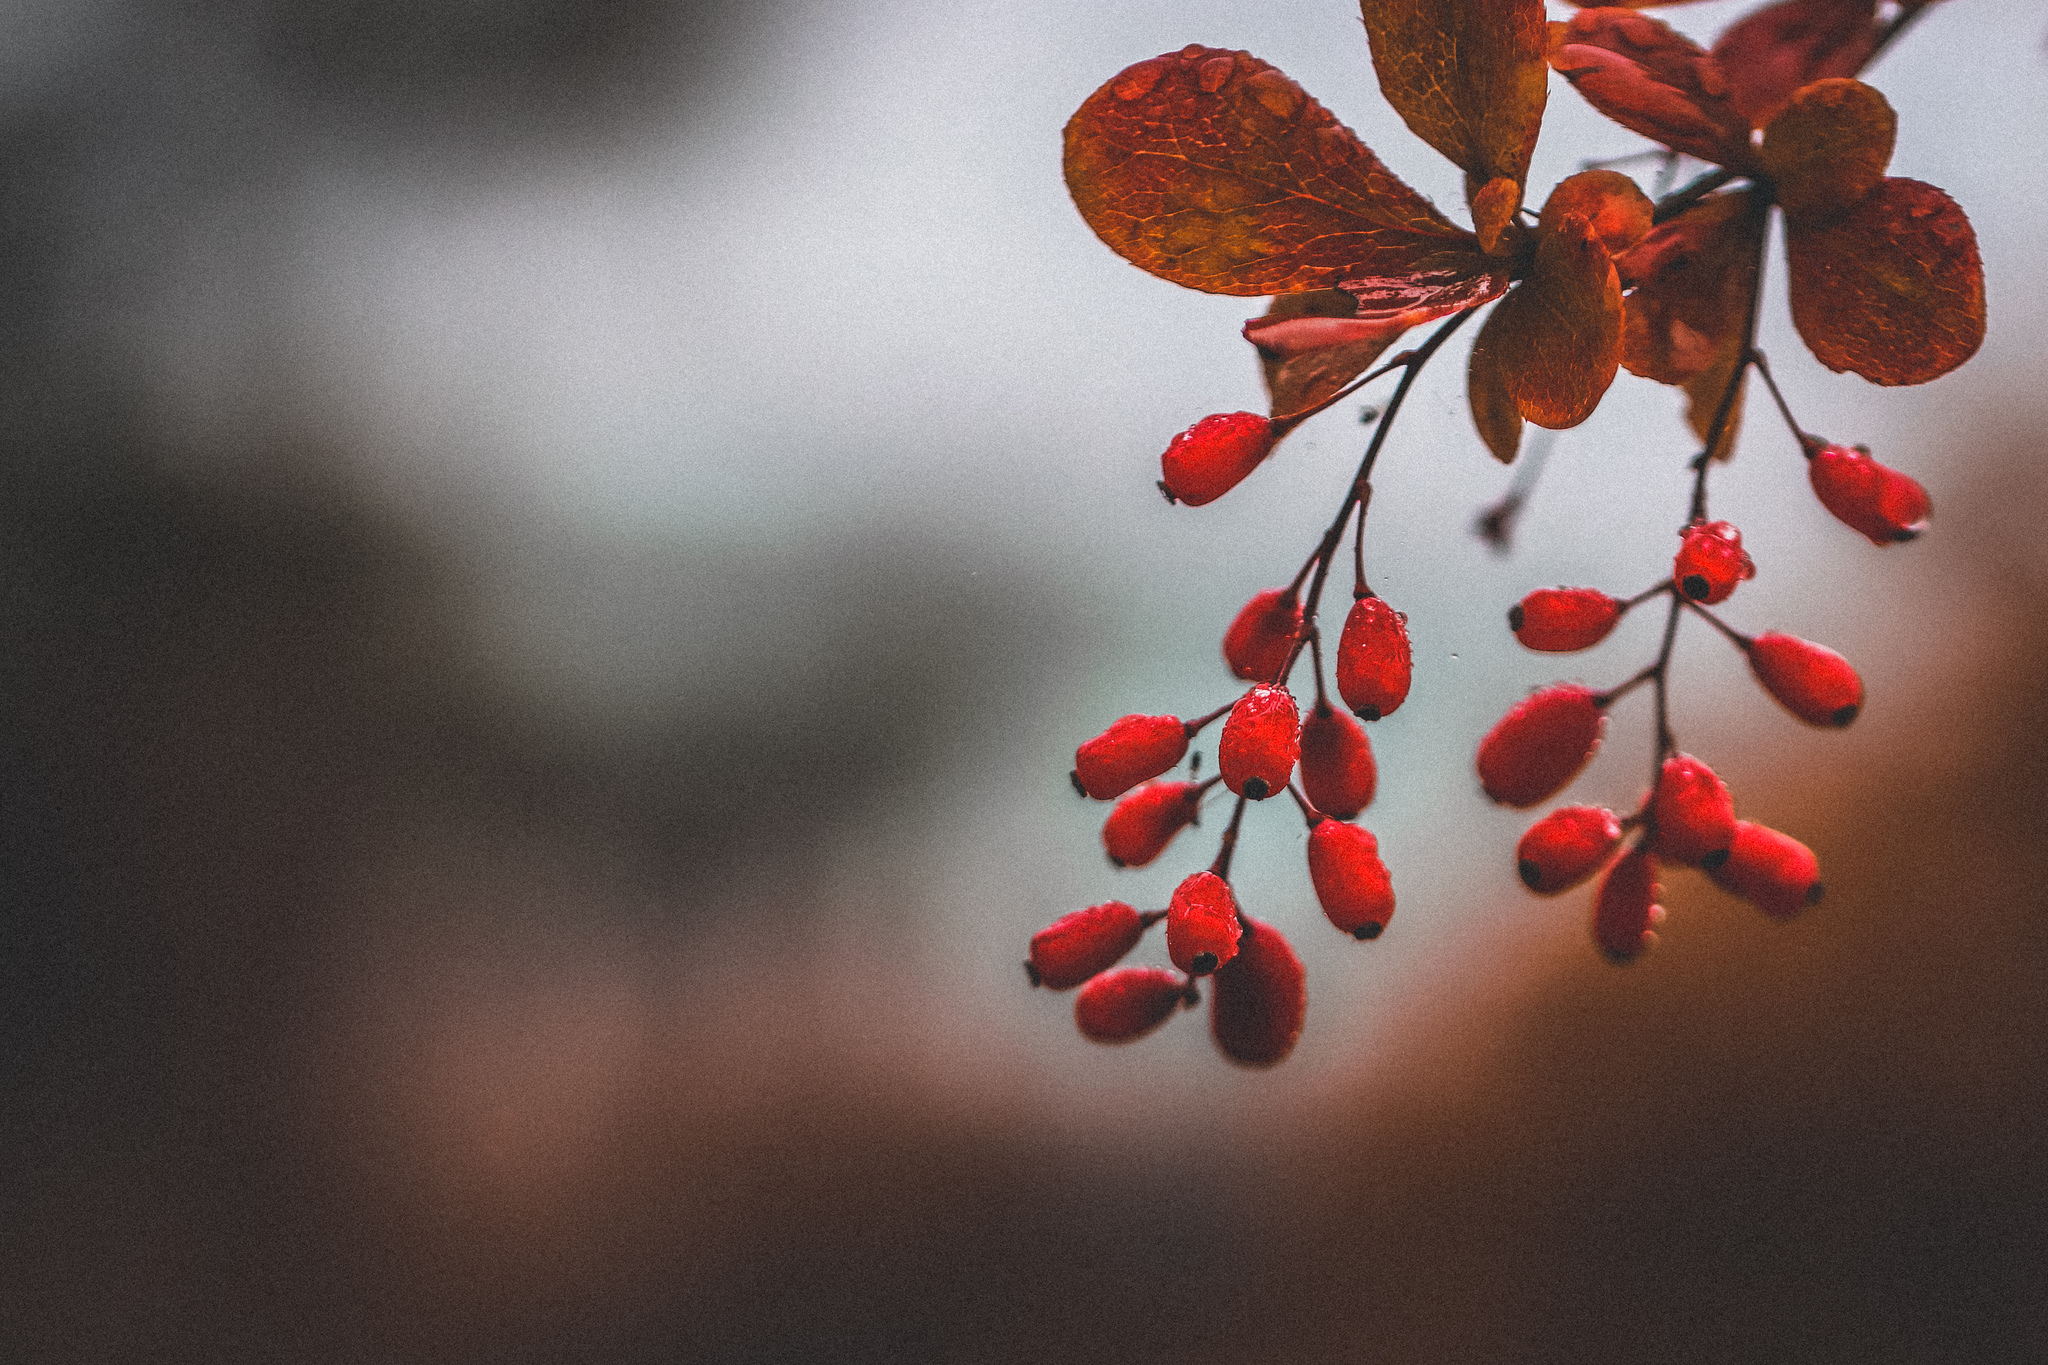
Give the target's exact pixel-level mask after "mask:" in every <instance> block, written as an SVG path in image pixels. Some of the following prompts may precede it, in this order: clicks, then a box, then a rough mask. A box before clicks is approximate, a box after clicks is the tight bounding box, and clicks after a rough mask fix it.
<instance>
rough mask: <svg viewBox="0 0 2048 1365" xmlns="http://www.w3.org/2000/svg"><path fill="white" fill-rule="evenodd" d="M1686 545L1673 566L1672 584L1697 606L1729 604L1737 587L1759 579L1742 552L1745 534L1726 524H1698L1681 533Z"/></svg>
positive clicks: (1679, 552) (1721, 522)
mask: <svg viewBox="0 0 2048 1365" xmlns="http://www.w3.org/2000/svg"><path fill="white" fill-rule="evenodd" d="M1678 534H1679V535H1680V536H1681V537H1683V543H1682V544H1680V545H1679V547H1678V557H1677V558H1676V559H1674V560H1672V562H1671V581H1672V582H1674V583H1676V584H1677V585H1678V590H1679V591H1680V592H1682V593H1684V594H1685V595H1686V596H1687V597H1690V598H1691V599H1692V600H1693V601H1695V602H1704V603H1706V604H1708V605H1709V606H1711V605H1713V604H1714V603H1716V602H1725V601H1727V600H1728V595H1729V594H1730V593H1732V592H1734V591H1735V585H1736V584H1737V583H1740V582H1742V581H1743V580H1744V579H1746V578H1755V577H1756V565H1755V564H1754V563H1753V562H1752V561H1751V560H1750V557H1749V555H1748V554H1747V553H1746V552H1745V551H1744V550H1743V548H1742V532H1740V531H1738V530H1736V529H1735V527H1734V524H1733V523H1731V522H1726V521H1705V522H1700V521H1696V522H1694V523H1693V524H1692V525H1690V526H1688V527H1686V528H1685V529H1684V530H1683V531H1680V532H1679V533H1678Z"/></svg>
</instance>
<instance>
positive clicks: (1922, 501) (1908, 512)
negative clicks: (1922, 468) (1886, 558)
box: [1806, 445, 1934, 545]
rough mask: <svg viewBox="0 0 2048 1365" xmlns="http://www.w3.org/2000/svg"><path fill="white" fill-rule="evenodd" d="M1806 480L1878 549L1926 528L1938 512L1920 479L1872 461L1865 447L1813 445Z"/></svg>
mask: <svg viewBox="0 0 2048 1365" xmlns="http://www.w3.org/2000/svg"><path fill="white" fill-rule="evenodd" d="M1809 457H1810V461H1811V462H1810V463H1809V464H1808V465H1807V467H1806V476H1807V479H1808V480H1809V481H1810V482H1811V483H1812V484H1813V491H1814V495H1815V496H1816V497H1818V498H1819V499H1820V505H1821V506H1823V507H1825V508H1827V509H1828V511H1830V512H1832V513H1834V515H1835V518H1836V520H1838V521H1841V522H1843V523H1844V524H1846V525H1847V526H1849V527H1850V528H1852V529H1854V530H1857V531H1860V532H1862V533H1863V534H1864V535H1866V536H1868V537H1869V538H1870V542H1871V544H1873V545H1894V544H1897V543H1899V542H1901V541H1907V540H1911V539H1913V538H1914V537H1915V536H1917V535H1919V534H1920V533H1921V532H1922V531H1924V530H1926V529H1927V518H1928V516H1929V515H1930V514H1931V513H1932V512H1933V510H1934V504H1933V503H1932V502H1930V501H1929V500H1928V497H1927V490H1926V489H1924V488H1922V487H1921V486H1920V484H1919V483H1918V481H1916V480H1914V479H1912V478H1909V477H1908V476H1906V475H1904V474H1901V473H1900V472H1899V471H1898V470H1896V469H1891V468H1888V467H1887V466H1885V465H1881V464H1879V463H1878V462H1877V461H1876V460H1873V459H1871V458H1870V450H1869V448H1868V447H1866V446H1835V445H1824V446H1820V447H1818V448H1813V447H1809Z"/></svg>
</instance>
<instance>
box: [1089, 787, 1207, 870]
mask: <svg viewBox="0 0 2048 1365" xmlns="http://www.w3.org/2000/svg"><path fill="white" fill-rule="evenodd" d="M1201 808H1202V784H1201V783H1199V782H1147V783H1146V784H1145V785H1144V786H1142V787H1140V788H1138V789H1137V790H1136V791H1134V792H1131V793H1130V794H1128V795H1127V796H1125V797H1124V798H1123V800H1121V801H1119V802H1117V803H1116V809H1115V810H1112V811H1111V812H1110V813H1109V818H1108V819H1107V820H1104V821H1103V822H1102V846H1103V848H1105V849H1107V850H1108V851H1109V860H1110V861H1111V862H1113V863H1115V864H1116V865H1117V866H1118V867H1143V866H1144V865H1145V864H1146V863H1149V862H1151V861H1152V860H1153V859H1154V858H1157V857H1158V856H1159V855H1160V854H1161V853H1163V852H1165V851H1166V846H1167V845H1168V844H1170V843H1172V842H1173V836H1174V835H1176V834H1178V833H1180V832H1181V831H1182V830H1183V829H1186V828H1187V827H1188V826H1189V825H1192V824H1193V823H1194V822H1195V816H1196V814H1197V813H1199V812H1200V810H1201Z"/></svg>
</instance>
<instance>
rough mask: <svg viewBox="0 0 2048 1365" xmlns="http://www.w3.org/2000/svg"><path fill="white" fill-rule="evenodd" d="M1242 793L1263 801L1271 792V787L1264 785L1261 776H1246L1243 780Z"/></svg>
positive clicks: (1263, 779)
mask: <svg viewBox="0 0 2048 1365" xmlns="http://www.w3.org/2000/svg"><path fill="white" fill-rule="evenodd" d="M1244 794H1245V795H1246V796H1249V797H1250V798H1251V799H1252V800H1254V801H1263V800H1265V799H1266V798H1267V797H1269V796H1271V795H1272V794H1273V789H1272V788H1271V787H1269V786H1267V785H1266V779H1265V778H1263V777H1247V778H1246V779H1245V780H1244Z"/></svg>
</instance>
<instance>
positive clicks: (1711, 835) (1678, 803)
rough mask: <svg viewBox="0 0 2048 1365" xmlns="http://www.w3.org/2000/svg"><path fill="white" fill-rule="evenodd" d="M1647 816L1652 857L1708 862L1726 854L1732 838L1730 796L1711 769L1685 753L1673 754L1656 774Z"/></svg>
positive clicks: (1732, 803)
mask: <svg viewBox="0 0 2048 1365" xmlns="http://www.w3.org/2000/svg"><path fill="white" fill-rule="evenodd" d="M1650 819H1651V822H1652V824H1653V825H1654V827H1655V828H1656V831H1657V838H1656V850H1657V856H1658V857H1660V858H1665V859H1668V860H1669V861H1671V862H1674V863H1686V864H1688V865H1690V866H1692V867H1712V866H1714V865H1715V864H1717V863H1719V862H1720V861H1721V860H1722V859H1723V858H1725V857H1727V856H1728V844H1729V841H1730V840H1732V839H1733V838H1734V837H1735V798H1734V797H1732V796H1730V795H1729V794H1728V784H1727V783H1725V782H1723V781H1722V780H1721V779H1720V778H1718V777H1716V776H1714V770H1713V769H1712V768H1709V767H1708V766H1707V765H1706V764H1704V763H1702V762H1700V761H1699V760H1698V759H1696V758H1694V757H1693V756H1692V755H1691V754H1673V755H1672V756H1671V757H1669V758H1667V759H1665V760H1664V767H1663V769H1662V771H1660V772H1659V773H1658V775H1657V791H1656V794H1655V795H1654V796H1652V797H1651V798H1650Z"/></svg>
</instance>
